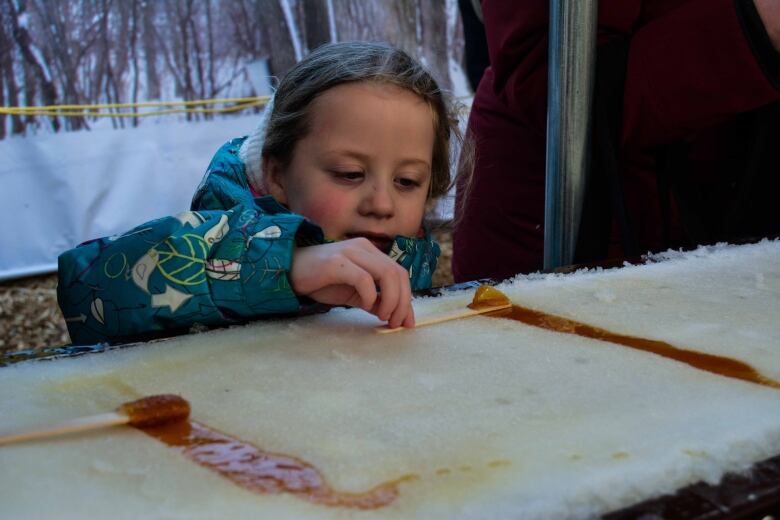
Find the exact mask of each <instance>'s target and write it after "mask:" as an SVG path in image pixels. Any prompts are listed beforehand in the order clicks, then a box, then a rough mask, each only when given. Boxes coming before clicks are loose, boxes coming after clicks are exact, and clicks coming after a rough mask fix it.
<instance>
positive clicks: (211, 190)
mask: <svg viewBox="0 0 780 520" xmlns="http://www.w3.org/2000/svg"><path fill="white" fill-rule="evenodd" d="M244 139H245V138H238V139H233V140H231V141H229V142H228V143H226V144H225V145H224V146H222V148H220V149H219V151H218V152H217V153H216V155H215V156H214V158H213V159H212V160H211V164H209V167H208V170H207V172H206V175H205V176H204V178H203V181H202V182H201V184H200V186H199V187H198V189H197V191H196V193H195V196H194V198H193V201H192V206H191V210H190V211H187V212H184V213H181V214H179V215H176V216H172V217H164V218H160V219H157V220H152V221H151V222H147V223H145V224H142V225H140V226H138V227H136V228H134V229H132V230H130V231H128V232H127V233H124V234H121V235H116V236H110V237H105V238H99V239H96V240H91V241H88V242H85V243H83V244H81V245H79V246H78V247H76V248H74V249H71V250H69V251H66V252H64V253H63V254H61V255H60V257H59V285H58V287H57V299H58V302H59V305H60V309H61V310H62V313H63V315H64V317H65V320H66V322H67V325H68V332H69V333H70V338H71V341H72V342H73V343H74V344H76V345H86V344H93V343H98V342H109V343H110V342H119V341H130V340H133V339H136V338H143V337H148V336H153V335H155V334H159V333H160V332H163V331H173V330H176V329H184V330H186V329H189V328H190V327H191V326H193V325H195V324H203V325H207V326H211V325H223V324H229V323H236V322H241V321H246V320H249V319H252V318H255V317H259V316H267V315H270V314H281V313H293V312H296V311H298V310H299V309H300V308H301V302H300V301H299V299H298V297H297V296H296V295H295V293H293V291H292V288H291V287H290V283H289V280H288V273H289V271H290V267H291V265H292V254H293V249H294V247H295V246H299V247H303V246H308V245H314V244H322V243H324V242H325V239H324V237H323V234H322V230H321V229H320V228H319V227H318V226H316V225H314V224H313V223H311V222H309V221H308V220H306V219H305V218H304V217H302V216H300V215H296V214H294V213H290V211H288V210H287V209H286V208H284V207H283V206H281V205H280V204H278V203H277V202H276V201H275V200H274V199H273V198H272V197H257V198H255V197H253V195H252V192H251V190H250V188H249V185H248V183H247V179H246V174H245V169H244V163H243V162H242V161H241V159H239V157H238V149H239V147H240V146H241V143H243V141H244ZM426 235H427V236H426V237H425V238H408V237H401V236H399V237H396V239H395V242H394V243H393V247H392V250H391V252H390V256H391V257H392V258H393V259H394V260H396V261H397V262H398V263H399V264H401V265H402V266H403V267H405V268H406V269H407V270H408V271H409V277H410V281H411V285H412V289H413V290H417V289H425V288H428V287H430V285H431V276H432V274H433V272H434V270H435V269H436V263H437V260H438V256H439V246H438V245H437V244H436V243H435V242H434V241H433V240H431V238H430V234H426Z"/></svg>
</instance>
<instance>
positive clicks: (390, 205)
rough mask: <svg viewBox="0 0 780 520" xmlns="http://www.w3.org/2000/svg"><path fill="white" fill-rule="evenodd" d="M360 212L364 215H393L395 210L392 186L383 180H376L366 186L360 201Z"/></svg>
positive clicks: (384, 216) (383, 216)
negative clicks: (386, 184)
mask: <svg viewBox="0 0 780 520" xmlns="http://www.w3.org/2000/svg"><path fill="white" fill-rule="evenodd" d="M358 212H359V213H360V214H361V215H363V216H372V217H377V218H389V217H392V216H393V214H394V212H395V201H394V200H393V193H392V187H391V186H385V183H383V182H374V183H371V184H370V185H369V186H366V192H365V194H364V195H363V198H362V199H361V201H360V205H359V206H358Z"/></svg>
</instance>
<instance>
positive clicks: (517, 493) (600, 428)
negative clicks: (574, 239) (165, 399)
mask: <svg viewBox="0 0 780 520" xmlns="http://www.w3.org/2000/svg"><path fill="white" fill-rule="evenodd" d="M664 256H665V257H666V260H664V261H663V262H661V263H657V264H650V265H644V266H636V267H628V268H624V269H616V270H607V271H605V270H600V271H585V272H580V273H576V274H573V275H566V276H540V275H537V276H527V277H518V278H517V279H516V280H515V281H514V282H512V283H507V284H505V285H503V286H502V290H504V291H505V292H506V293H507V294H508V295H509V296H510V297H511V298H512V300H513V301H514V302H515V303H518V304H523V305H526V306H528V307H532V308H540V309H544V310H547V311H548V312H550V313H553V314H557V315H561V316H568V317H570V318H572V319H576V320H578V321H581V322H585V323H589V324H592V325H600V326H602V327H609V328H610V329H612V330H613V331H615V332H622V333H624V334H629V335H635V336H645V337H649V338H656V339H663V340H665V341H668V342H670V343H673V344H675V345H676V346H678V347H681V348H695V349H696V350H701V351H704V352H718V353H720V354H721V355H728V356H730V357H733V358H735V359H738V360H741V361H743V362H747V363H750V364H752V365H753V366H754V367H755V368H756V369H758V370H759V371H761V372H762V373H765V374H770V373H771V374H772V375H774V374H776V373H777V372H776V369H777V368H780V366H778V361H777V360H778V359H780V355H778V354H780V320H777V315H778V312H777V311H778V309H780V262H779V261H778V259H779V258H780V242H777V241H775V242H769V241H765V242H763V243H760V244H756V245H751V246H740V247H725V246H722V247H717V248H707V249H702V250H699V251H696V252H692V253H687V254H677V253H671V254H667V255H664ZM740 296H741V297H740ZM471 297H472V293H471V292H470V291H466V292H459V293H454V294H450V295H447V296H443V297H438V298H420V299H417V300H415V302H414V303H415V311H416V314H417V317H418V319H422V318H424V317H426V316H433V315H438V314H443V313H445V312H448V311H450V310H452V309H453V308H461V309H462V308H463V306H464V305H465V304H466V303H467V302H468V301H470V299H471ZM727 307H728V309H729V310H728V312H724V310H725V309H726V308H727ZM712 324H714V325H717V328H713V327H711V326H710V325H712ZM376 325H377V320H376V319H375V318H373V317H372V316H370V315H368V314H367V313H365V312H362V311H358V310H346V309H338V310H334V311H331V312H330V313H327V314H325V315H319V316H312V317H305V318H298V319H287V320H274V321H265V322H258V323H255V324H251V325H248V326H244V327H236V328H232V329H228V330H220V331H212V332H207V333H203V334H198V335H193V336H188V337H183V338H179V339H174V340H167V341H162V342H157V343H151V344H146V345H141V346H137V347H134V348H127V349H122V350H118V351H112V352H107V353H104V354H97V355H88V356H84V357H80V358H74V359H64V360H56V361H51V362H45V363H42V362H29V363H24V364H20V365H16V366H11V367H7V368H4V369H0V418H2V420H1V421H0V424H2V425H3V426H2V427H3V429H6V428H9V429H10V428H13V427H16V428H23V427H29V426H32V425H36V424H41V423H48V422H52V421H57V420H62V419H66V418H70V417H74V416H80V415H87V414H93V413H98V412H102V411H105V410H109V409H111V408H113V407H115V406H116V405H117V404H118V403H121V402H124V401H127V400H130V399H134V398H137V397H140V396H142V395H148V394H154V393H163V392H174V393H180V394H181V395H183V396H184V397H185V398H187V399H188V400H189V401H190V403H191V404H192V409H193V417H194V418H195V419H196V420H199V421H201V422H204V423H206V424H208V425H210V426H212V427H215V428H217V429H219V430H221V431H224V432H228V433H230V434H232V435H235V436H237V437H239V438H241V439H244V440H246V441H250V442H252V443H254V444H256V445H258V446H260V447H262V448H264V449H267V450H270V451H273V452H277V453H285V454H290V455H294V456H297V457H300V458H302V459H303V460H305V461H307V462H309V463H311V464H313V465H314V466H315V467H317V468H319V469H320V470H321V471H322V472H323V474H324V475H325V477H326V478H327V479H328V482H329V483H330V484H331V485H333V487H334V488H336V489H339V490H344V491H356V492H360V491H365V490H367V489H370V488H371V487H373V486H375V485H377V484H379V483H381V482H385V481H388V480H393V479H396V478H399V477H400V476H402V475H407V474H413V475H416V476H417V479H416V480H413V481H410V482H407V483H404V484H402V485H401V487H400V496H399V498H398V499H397V500H396V501H395V502H394V503H392V504H391V505H390V506H388V507H386V508H381V509H378V510H375V511H362V512H361V511H347V510H343V509H338V508H329V507H323V506H317V505H314V504H310V503H308V502H305V501H302V500H299V499H296V498H295V497H292V496H289V495H258V494H253V493H250V492H247V491H244V490H242V489H240V488H238V487H237V486H235V485H233V484H232V483H230V482H229V481H227V480H225V479H222V478H220V477H219V476H217V475H216V474H214V473H212V472H210V471H208V470H207V469H205V468H202V467H199V466H196V465H194V464H192V463H191V462H189V461H188V460H186V459H184V458H183V457H181V456H180V455H179V454H178V453H177V452H175V451H174V450H170V449H167V448H166V447H165V446H163V445H162V444H160V443H158V442H157V441H155V440H153V439H151V438H149V437H147V436H145V435H143V434H141V433H139V432H136V431H133V430H130V429H126V428H118V429H114V430H110V431H104V432H96V433H93V434H89V435H78V436H70V437H66V438H62V439H57V440H51V441H45V442H37V443H28V444H26V445H16V446H7V447H4V448H3V449H2V450H0V468H6V469H5V470H3V469H0V501H2V503H3V511H4V513H6V514H7V515H8V516H9V517H13V518H46V517H49V518H50V517H57V518H64V517H71V518H84V517H108V516H110V517H111V518H117V519H120V518H139V517H165V518H173V517H176V518H226V517H232V518H250V517H251V518H259V517H265V518H345V517H348V518H426V519H435V518H448V519H449V518H523V519H534V518H544V519H548V518H575V519H576V518H593V517H597V516H600V515H602V514H603V513H605V512H608V511H611V510H615V509H619V508H622V507H626V506H629V505H631V504H633V503H636V502H639V501H641V500H644V499H647V498H650V497H652V496H655V495H658V494H662V493H668V492H672V491H674V490H675V489H678V488H680V487H683V486H685V485H687V484H691V483H693V482H696V481H698V480H705V481H708V482H712V483H714V482H718V481H719V479H720V478H721V477H722V475H723V474H724V472H726V471H743V470H745V469H746V468H748V467H749V466H750V465H751V464H753V463H755V462H757V461H760V460H763V459H766V458H768V457H771V456H774V455H777V454H778V453H780V390H778V389H775V388H769V387H766V386H760V385H757V384H753V383H749V382H745V381H740V380H735V379H730V378H726V377H723V376H719V375H715V374H712V373H709V372H705V371H701V370H697V369H694V368H692V367H690V366H688V365H685V364H683V363H679V362H676V361H673V360H671V359H667V358H664V357H660V356H657V355H653V354H649V353H645V352H640V351H637V350H633V349H629V348H625V347H622V346H619V345H615V344H611V343H606V342H602V341H595V340H590V339H587V338H582V337H579V336H574V335H571V334H563V333H558V332H551V331H547V330H542V329H539V328H536V327H529V326H526V325H524V324H522V323H519V322H515V321H511V320H506V319H500V318H490V317H475V318H470V319H467V320H460V321H455V322H450V323H447V324H441V325H438V326H431V327H422V328H419V329H416V330H411V331H404V332H400V333H396V334H384V335H379V334H376V333H375V332H374V330H373V329H374V327H375V326H376ZM650 325H653V326H652V327H651V326H650ZM694 330H695V333H693V331H694ZM740 338H742V339H741V340H740ZM732 340H733V341H732ZM759 346H760V347H761V348H760V349H757V348H756V347H759ZM724 349H725V350H724ZM761 349H765V350H767V351H768V355H766V356H765V355H764V353H762V352H761ZM14 429H15V428H14ZM7 468H13V471H10V470H8V469H7ZM41 489H45V490H46V492H45V493H41V491H40V490H41Z"/></svg>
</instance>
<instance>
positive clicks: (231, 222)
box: [58, 205, 305, 344]
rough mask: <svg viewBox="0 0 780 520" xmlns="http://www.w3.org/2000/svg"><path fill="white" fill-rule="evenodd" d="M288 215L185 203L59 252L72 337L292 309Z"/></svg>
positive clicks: (295, 220)
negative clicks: (191, 207) (176, 211)
mask: <svg viewBox="0 0 780 520" xmlns="http://www.w3.org/2000/svg"><path fill="white" fill-rule="evenodd" d="M302 225H304V226H305V224H304V220H303V218H302V217H300V216H298V215H293V214H265V213H263V212H261V211H259V210H258V208H257V207H246V206H242V205H239V206H236V207H234V208H233V209H231V210H228V211H191V212H185V213H182V214H180V215H178V216H176V217H166V218H162V219H158V220H155V221H151V222H148V223H146V224H142V225H141V226H138V227H136V228H135V229H133V230H132V231H130V232H128V233H125V234H123V235H120V236H115V237H107V238H101V239H98V240H93V241H90V242H87V243H85V244H82V245H80V246H78V247H76V248H74V249H71V250H70V251H66V252H65V253H63V254H62V255H60V258H59V285H58V300H59V304H60V308H61V309H62V312H63V315H64V317H65V320H66V322H67V324H68V330H69V332H70V335H71V340H72V341H73V343H74V344H89V343H97V342H101V341H114V342H117V341H122V340H126V339H127V338H131V337H137V336H138V335H142V334H149V333H155V332H160V331H163V330H166V331H170V330H176V329H185V330H186V329H187V328H189V327H190V326H192V325H194V324H196V323H201V324H205V325H215V324H224V323H231V322H235V321H239V320H244V319H248V318H251V317H255V316H260V315H267V314H277V313H285V312H294V311H297V310H298V309H299V302H298V299H297V297H296V295H295V294H294V292H293V290H292V288H291V286H290V283H289V280H288V273H289V271H290V268H291V265H292V251H293V248H294V244H295V238H296V233H297V232H298V230H299V228H300V227H301V226H302Z"/></svg>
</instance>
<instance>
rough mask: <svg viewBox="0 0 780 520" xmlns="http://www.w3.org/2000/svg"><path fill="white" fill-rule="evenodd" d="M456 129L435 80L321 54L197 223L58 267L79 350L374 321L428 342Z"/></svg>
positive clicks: (227, 152) (410, 66) (125, 240)
mask: <svg viewBox="0 0 780 520" xmlns="http://www.w3.org/2000/svg"><path fill="white" fill-rule="evenodd" d="M451 137H455V138H457V139H460V137H461V136H460V133H459V131H458V127H457V117H456V116H455V113H454V112H453V109H452V107H451V106H450V105H449V103H448V102H447V100H446V99H445V97H444V96H443V94H442V92H441V91H440V90H439V88H438V86H437V85H436V82H435V81H434V79H433V78H432V77H431V76H430V74H429V73H428V72H426V71H425V70H424V69H423V68H422V67H421V66H420V65H419V64H418V63H416V62H415V61H414V60H413V59H412V58H410V57H409V56H408V55H407V54H406V53H404V52H403V51H400V50H397V49H394V48H391V47H388V46H385V45H379V44H370V43H339V44H332V45H326V46H323V47H320V48H319V49H317V50H315V51H314V52H312V53H311V54H310V55H308V56H307V57H306V58H305V59H304V60H302V61H301V62H300V63H298V64H297V65H296V66H295V67H293V69H292V70H291V71H290V72H289V73H288V74H287V75H286V76H285V78H284V79H283V81H282V82H281V83H280V85H279V88H278V90H277V91H276V94H275V96H274V99H273V100H272V102H271V103H269V105H268V106H267V107H266V109H265V113H264V115H263V120H262V122H261V124H260V125H259V127H258V128H257V129H256V130H255V132H254V133H253V134H252V135H251V136H249V137H244V138H238V139H233V140H232V141H230V142H228V143H227V144H225V145H224V146H223V147H222V148H221V149H220V150H219V151H218V152H217V153H216V155H215V156H214V158H213V159H212V161H211V164H210V165H209V167H208V170H207V172H206V175H205V177H204V179H203V181H202V182H201V185H200V186H199V187H198V189H197V192H196V194H195V197H194V198H193V202H192V206H191V211H189V212H185V213H182V214H180V215H177V216H175V217H166V218H162V219H158V220H154V221H152V222H148V223H146V224H143V225H141V226H139V227H137V228H135V229H133V230H131V231H130V232H128V233H125V234H123V235H120V236H112V237H107V238H102V239H97V240H93V241H90V242H86V243H84V244H82V245H80V246H78V247H76V248H75V249H72V250H70V251H67V252H65V253H63V254H62V255H61V256H60V258H59V286H58V300H59V305H60V307H61V309H62V312H63V314H64V316H65V319H66V322H67V323H68V330H69V332H70V336H71V340H72V341H73V343H74V344H85V343H95V342H99V341H114V342H116V341H123V340H127V339H128V338H130V337H134V338H137V337H138V336H139V335H144V334H148V333H153V332H159V331H162V330H172V329H186V328H189V327H190V326H192V325H194V324H204V325H216V324H225V323H231V322H236V321H242V320H246V319H249V318H252V317H256V316H261V315H267V314H276V313H289V312H294V311H297V310H298V309H299V308H300V306H301V304H302V303H306V302H310V301H311V300H313V301H315V302H320V303H324V304H330V305H348V306H355V307H360V308H362V309H364V310H366V311H368V312H370V313H372V314H374V315H376V316H377V317H379V318H380V319H381V320H386V321H387V322H388V324H389V325H390V326H391V327H396V326H401V325H403V326H406V327H412V326H414V312H413V310H412V306H411V292H412V290H416V289H422V288H426V287H429V286H430V283H431V275H432V273H433V271H434V269H435V268H436V262H437V258H438V255H439V248H438V246H437V245H436V243H435V242H433V241H432V240H431V238H430V235H429V234H428V233H427V232H426V231H425V230H424V229H423V226H422V221H423V215H424V213H425V209H426V207H428V206H429V204H430V203H431V202H432V201H434V200H435V199H436V198H437V197H440V196H442V195H444V194H445V193H446V192H447V191H448V189H449V187H450V185H451V180H450V173H449V166H450V138H451Z"/></svg>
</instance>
